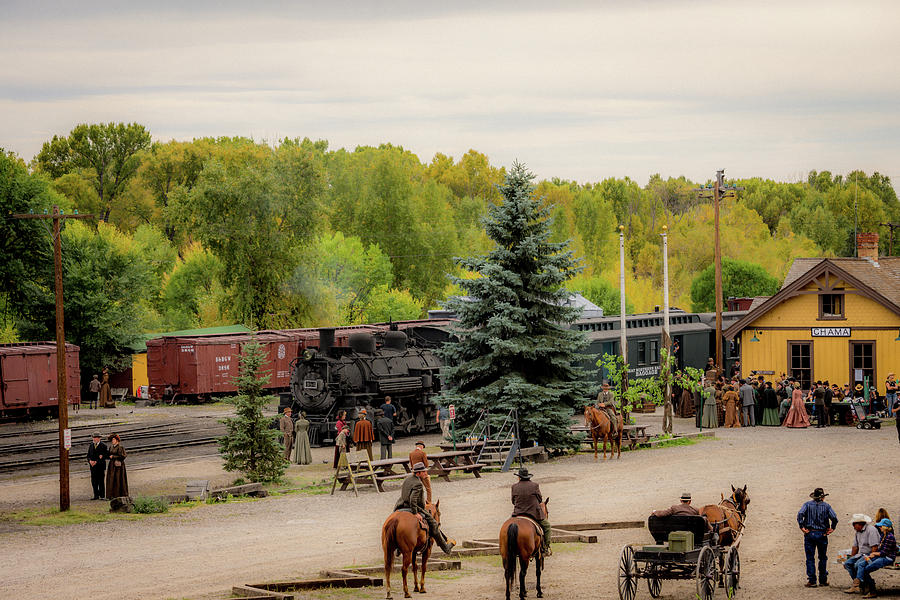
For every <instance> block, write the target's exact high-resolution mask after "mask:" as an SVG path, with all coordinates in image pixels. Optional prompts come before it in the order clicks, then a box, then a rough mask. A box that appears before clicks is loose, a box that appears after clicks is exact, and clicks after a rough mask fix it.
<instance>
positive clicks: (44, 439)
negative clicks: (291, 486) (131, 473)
mask: <svg viewBox="0 0 900 600" xmlns="http://www.w3.org/2000/svg"><path fill="white" fill-rule="evenodd" d="M110 425H111V424H103V425H102V426H95V425H92V426H81V427H79V428H78V429H79V430H81V431H79V432H78V433H77V434H76V432H74V431H73V435H72V449H71V450H70V451H69V462H70V463H71V462H72V461H81V460H85V459H86V458H87V448H88V445H89V444H90V443H91V437H90V434H91V430H92V429H103V430H109V428H110ZM115 425H116V432H117V433H119V435H121V436H122V443H123V445H124V446H125V449H126V450H127V451H128V452H129V453H145V452H155V451H158V450H165V449H168V448H185V447H189V446H204V445H209V444H214V443H216V441H217V439H218V438H219V437H221V436H222V435H223V434H224V433H225V427H224V426H223V425H221V424H219V423H218V422H216V421H213V422H212V423H210V422H208V421H207V422H205V423H204V422H203V421H202V420H200V419H196V420H191V421H187V422H186V421H172V422H163V423H154V424H150V425H140V424H135V425H136V426H135V425H131V426H129V425H124V424H120V423H117V424H115ZM11 437H13V436H6V438H7V439H9V438H11ZM23 438H24V439H23ZM58 450H59V433H58V432H55V431H41V432H20V433H18V434H17V437H16V441H15V442H14V443H9V442H6V443H4V442H3V441H0V472H6V471H13V470H17V469H27V468H31V467H36V466H40V465H49V464H55V463H57V462H58V461H59V451H58Z"/></svg>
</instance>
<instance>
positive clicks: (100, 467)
mask: <svg viewBox="0 0 900 600" xmlns="http://www.w3.org/2000/svg"><path fill="white" fill-rule="evenodd" d="M91 438H93V439H92V441H91V445H90V446H89V447H88V451H87V461H88V465H90V467H91V487H92V488H94V497H93V498H91V499H92V500H103V499H104V498H105V496H106V490H105V487H104V486H105V481H106V477H105V474H106V459H107V458H109V451H108V450H107V449H106V444H104V443H103V442H101V441H100V434H99V433H97V432H96V431H95V432H94V433H93V435H91Z"/></svg>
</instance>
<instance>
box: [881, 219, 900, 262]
mask: <svg viewBox="0 0 900 600" xmlns="http://www.w3.org/2000/svg"><path fill="white" fill-rule="evenodd" d="M881 226H882V227H887V228H888V229H890V230H891V237H890V240H891V241H890V245H889V246H888V256H893V255H894V228H896V227H900V223H882V224H881Z"/></svg>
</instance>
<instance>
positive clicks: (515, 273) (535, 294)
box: [442, 163, 586, 448]
mask: <svg viewBox="0 0 900 600" xmlns="http://www.w3.org/2000/svg"><path fill="white" fill-rule="evenodd" d="M533 178H534V176H533V175H532V174H531V173H529V172H528V171H527V170H526V169H525V167H524V166H523V165H521V164H518V163H516V164H515V165H514V166H513V168H512V169H511V171H510V172H509V174H508V175H507V176H506V180H505V182H504V184H503V186H501V187H500V193H501V195H502V196H503V201H502V202H501V203H500V204H499V205H498V206H494V207H492V208H491V209H490V211H489V213H488V217H487V218H486V219H485V221H484V227H485V230H486V232H487V235H488V237H490V238H491V239H492V240H493V241H494V243H495V247H494V249H493V250H491V252H490V253H488V254H487V256H483V257H482V256H479V257H472V258H468V259H462V260H460V261H459V263H460V265H461V266H462V267H463V268H464V269H466V270H468V271H471V272H473V273H477V274H478V275H479V276H478V277H475V278H472V279H460V278H455V279H454V283H456V284H457V285H459V286H460V287H461V288H462V289H464V290H465V291H466V292H467V293H468V298H461V297H457V298H451V299H450V301H449V302H448V303H447V307H448V308H450V309H452V310H454V311H455V312H456V314H457V315H458V318H459V326H460V332H459V333H460V336H461V337H460V340H459V341H458V342H451V343H448V344H446V345H445V346H444V348H443V350H442V355H443V357H444V358H445V360H446V362H447V365H448V366H447V368H446V371H445V375H446V377H447V378H448V380H449V381H451V382H452V383H453V384H454V386H455V387H454V388H453V389H452V390H451V391H449V392H448V393H447V394H446V396H447V397H446V398H445V399H444V401H443V402H446V403H447V404H449V403H454V404H456V406H457V407H458V408H459V414H460V418H461V419H462V420H463V422H464V423H465V422H469V423H471V422H472V421H474V420H475V419H476V418H477V417H478V415H479V414H480V411H481V410H483V409H490V411H491V412H492V413H493V414H494V415H497V414H498V413H501V412H505V411H508V410H510V409H513V408H515V409H518V414H519V426H520V433H521V435H522V438H523V440H524V441H526V442H528V441H532V440H534V441H539V442H541V443H542V444H544V445H547V446H550V447H557V448H558V447H565V446H571V445H572V444H573V438H572V436H571V434H570V432H569V419H570V417H571V415H572V408H573V407H574V406H576V405H577V404H579V403H580V397H581V394H582V392H583V391H584V390H583V387H584V382H583V380H582V373H581V370H580V369H579V368H577V367H575V366H573V365H575V363H576V362H577V353H578V351H579V350H580V349H581V348H583V347H584V346H585V344H586V342H585V339H584V337H583V335H582V334H581V333H580V332H578V331H575V330H571V329H568V328H567V327H566V324H568V323H571V322H572V321H573V320H574V319H576V318H577V316H578V309H577V308H573V307H569V306H566V305H565V301H566V300H567V299H568V296H569V294H568V292H567V291H566V290H565V289H564V288H563V287H562V286H563V283H564V282H565V281H566V280H568V279H569V278H570V277H571V276H572V275H574V274H575V273H576V272H578V270H579V269H580V267H579V266H578V265H577V263H576V262H575V260H574V259H573V256H572V252H571V251H567V250H566V244H565V243H551V242H550V241H549V238H550V225H549V223H548V214H549V210H548V208H547V207H544V206H542V202H541V200H540V199H539V198H535V197H534V193H533V191H534V185H533V183H532V181H533ZM443 402H442V403H443Z"/></svg>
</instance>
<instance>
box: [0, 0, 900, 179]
mask: <svg viewBox="0 0 900 600" xmlns="http://www.w3.org/2000/svg"><path fill="white" fill-rule="evenodd" d="M129 4H132V5H134V8H128V5H129ZM550 6H553V8H548V7H550ZM0 12H2V18H0V56H2V57H3V60H2V61H0V147H4V148H6V149H7V150H13V151H15V152H17V153H18V154H20V155H21V156H23V157H24V158H26V159H30V158H31V157H32V156H33V155H34V154H35V153H36V152H37V151H38V150H40V147H41V144H42V143H43V142H44V141H45V140H47V139H49V138H50V137H52V136H53V135H54V134H66V133H67V132H68V131H69V130H70V129H71V128H72V127H73V126H74V125H75V124H76V123H80V122H101V121H102V122H106V121H128V122H130V121H137V122H139V123H142V124H144V125H146V126H147V127H148V128H149V129H150V131H151V132H152V134H153V136H154V139H158V140H169V139H172V138H175V139H180V140H189V139H191V138H194V137H200V136H208V135H213V136H219V135H242V136H251V137H253V138H254V139H256V140H267V141H273V140H277V139H279V138H283V137H285V136H289V137H297V136H300V137H304V136H305V137H310V138H313V139H321V138H324V139H327V140H328V141H329V143H330V145H331V147H332V148H336V147H346V148H351V149H352V148H354V147H356V146H357V145H367V144H379V143H383V142H390V143H393V144H398V145H402V146H404V147H405V148H408V149H410V150H412V151H413V152H415V153H416V154H417V155H418V156H419V158H420V159H421V160H422V161H424V162H428V161H430V159H431V157H432V156H433V155H434V154H435V153H436V152H443V153H445V154H450V155H452V156H454V157H459V156H460V155H461V154H462V153H464V152H466V151H467V150H469V149H470V148H474V149H476V150H478V151H481V152H484V153H485V154H487V155H488V156H489V157H490V159H491V161H492V163H494V164H496V165H508V164H509V163H510V162H511V161H512V160H513V159H519V160H521V161H523V162H525V164H526V165H528V166H529V167H530V168H531V169H532V170H533V171H535V173H537V174H538V175H539V176H540V177H561V178H565V179H575V180H578V181H581V182H583V181H595V180H599V179H602V178H604V177H608V176H624V175H628V176H631V177H632V178H635V179H637V180H638V181H639V182H641V183H643V182H645V181H646V179H647V177H648V176H649V175H650V174H652V173H656V172H659V173H661V174H663V175H664V176H669V175H673V176H677V175H681V174H684V175H687V176H688V177H691V178H693V179H695V180H706V179H707V178H709V177H710V176H712V174H713V172H714V171H715V170H716V169H718V168H725V169H726V174H727V175H729V176H732V177H743V176H765V177H771V178H775V179H779V180H787V181H796V180H797V179H800V178H802V177H803V176H804V175H805V173H806V172H807V171H809V170H810V169H819V170H823V169H830V170H832V171H835V172H847V171H849V170H851V169H854V168H861V169H864V170H866V171H875V170H877V171H880V172H882V173H884V174H887V175H890V176H891V177H892V179H893V180H894V181H897V180H900V110H898V109H900V35H898V31H897V25H898V23H900V2H894V1H883V2H875V1H859V0H856V1H845V2H828V1H822V0H820V1H816V2H798V1H775V2H750V1H747V2H729V1H725V0H721V1H719V2H704V1H695V2H686V1H679V0H667V1H664V0H630V1H629V0H606V1H603V0H597V1H594V2H583V3H579V2H567V1H557V2H546V1H531V0H518V1H509V2H507V1H496V2H485V1H484V0H480V1H471V0H457V1H451V2H428V1H427V0H419V1H416V2H413V1H396V2H387V1H376V0H369V1H360V0H353V1H349V0H348V1H345V2H341V1H339V0H331V1H321V2H320V1H310V2H302V1H296V2H253V3H251V2H244V1H242V2H232V1H230V0H219V1H207V0H187V1H185V0H181V1H178V2H176V1H173V0H155V1H154V2H142V3H139V4H138V3H135V2H122V1H110V2H91V1H89V0H87V1H83V2H71V1H66V2H61V1H55V0H54V1H49V2H42V1H40V0H27V1H20V0H3V8H2V11H0Z"/></svg>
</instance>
